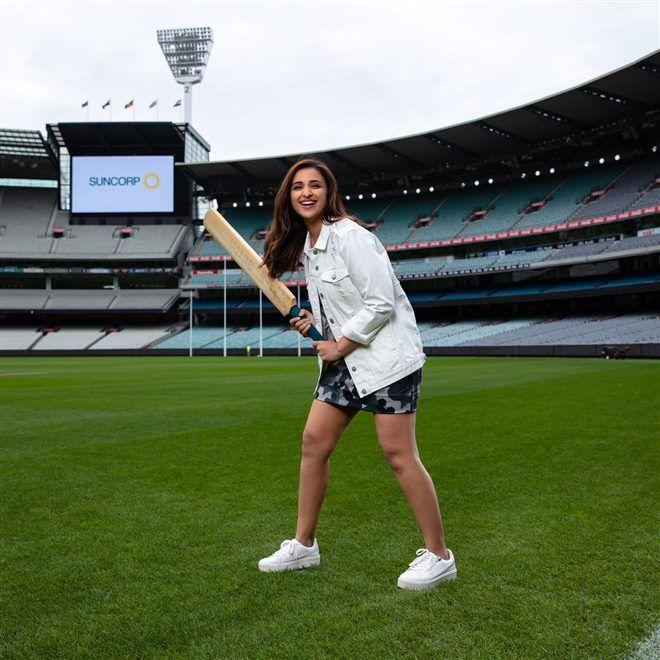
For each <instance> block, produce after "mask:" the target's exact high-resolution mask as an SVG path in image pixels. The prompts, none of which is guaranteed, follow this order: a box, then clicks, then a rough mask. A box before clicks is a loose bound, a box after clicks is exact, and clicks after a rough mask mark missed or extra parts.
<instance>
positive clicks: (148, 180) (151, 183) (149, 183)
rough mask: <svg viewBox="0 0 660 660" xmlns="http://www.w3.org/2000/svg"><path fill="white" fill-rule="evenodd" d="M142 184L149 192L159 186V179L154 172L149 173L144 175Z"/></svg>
mask: <svg viewBox="0 0 660 660" xmlns="http://www.w3.org/2000/svg"><path fill="white" fill-rule="evenodd" d="M142 183H143V184H144V187H145V188H148V189H149V190H156V188H158V186H160V177H159V176H158V175H157V174H156V173H155V172H149V173H148V174H145V175H144V177H143V179H142Z"/></svg>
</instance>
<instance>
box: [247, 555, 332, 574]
mask: <svg viewBox="0 0 660 660" xmlns="http://www.w3.org/2000/svg"><path fill="white" fill-rule="evenodd" d="M320 563H321V558H320V557H310V558H309V559H302V560H300V561H297V562H292V563H291V564H285V565H283V566H259V570H260V571H261V572H262V573H283V572H284V571H299V570H301V569H303V568H311V567H312V566H318V565H319V564H320Z"/></svg>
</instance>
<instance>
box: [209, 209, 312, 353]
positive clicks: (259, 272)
mask: <svg viewBox="0 0 660 660" xmlns="http://www.w3.org/2000/svg"><path fill="white" fill-rule="evenodd" d="M204 227H206V231H208V233H209V234H211V236H213V238H214V239H215V240H216V241H217V242H218V243H220V245H222V247H224V248H225V250H227V252H229V254H230V256H231V258H232V259H233V260H234V261H235V262H236V263H237V264H238V265H239V266H240V267H241V270H242V271H243V272H245V273H247V275H248V276H249V277H250V279H251V280H252V281H253V282H254V283H255V284H256V285H257V286H258V287H259V288H260V289H261V291H262V292H263V294H264V295H265V296H266V298H268V300H270V302H272V303H273V305H275V307H277V309H278V310H279V312H280V314H282V316H285V317H288V318H291V317H293V316H300V308H299V307H298V304H297V302H296V297H295V296H294V295H293V293H292V291H291V290H290V289H289V288H288V287H287V286H286V285H285V284H284V283H282V282H280V280H278V279H273V278H272V277H271V276H270V275H269V274H268V269H267V268H266V267H265V266H264V267H262V268H260V266H261V264H262V263H263V260H262V259H261V257H260V256H259V255H258V254H257V253H256V252H255V251H254V250H253V249H252V246H251V245H250V244H249V243H248V242H247V241H246V240H245V239H244V238H243V237H242V236H241V235H240V234H239V233H238V232H237V231H236V230H235V229H234V228H233V227H232V226H231V225H230V224H229V223H228V222H227V221H226V220H225V219H224V218H223V217H222V216H221V215H220V213H218V212H217V211H216V210H215V209H209V210H208V211H207V212H206V214H205V215H204ZM307 336H308V337H311V338H312V339H314V340H316V341H322V340H323V336H322V335H321V333H320V332H319V331H318V330H317V329H316V328H315V327H314V326H310V328H309V332H308V333H307Z"/></svg>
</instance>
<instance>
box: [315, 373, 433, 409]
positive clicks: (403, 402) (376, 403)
mask: <svg viewBox="0 0 660 660" xmlns="http://www.w3.org/2000/svg"><path fill="white" fill-rule="evenodd" d="M421 381H422V369H421V368H420V369H418V370H417V371H414V372H413V373H411V374H410V375H408V376H404V377H403V378H401V379H399V380H397V381H396V382H394V383H390V384H389V385H386V386H385V387H381V388H380V389H379V390H376V391H375V392H372V393H371V394H368V395H367V396H365V397H364V398H362V399H361V398H360V397H359V396H358V391H357V388H356V387H355V383H353V379H352V378H351V374H350V373H349V371H348V367H347V366H346V362H345V361H344V360H340V361H339V363H338V365H334V364H328V365H327V367H326V370H325V372H324V373H323V375H322V377H321V381H320V383H319V385H318V387H317V388H316V394H315V395H314V398H315V399H318V400H319V401H324V402H325V403H332V404H333V405H335V406H348V407H349V408H357V409H358V410H366V411H368V412H372V413H381V414H382V413H385V414H396V413H411V412H415V411H416V410H417V400H418V398H419V389H420V385H421Z"/></svg>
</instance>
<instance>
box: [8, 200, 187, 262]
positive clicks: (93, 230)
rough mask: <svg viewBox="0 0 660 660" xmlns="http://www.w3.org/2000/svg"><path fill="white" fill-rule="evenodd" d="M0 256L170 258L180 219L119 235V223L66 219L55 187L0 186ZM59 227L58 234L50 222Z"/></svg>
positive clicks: (181, 237)
mask: <svg viewBox="0 0 660 660" xmlns="http://www.w3.org/2000/svg"><path fill="white" fill-rule="evenodd" d="M0 218H1V220H0V230H1V236H2V241H1V242H0V256H2V257H3V258H15V257H21V258H25V257H30V256H35V257H39V258H47V259H48V260H53V261H57V260H66V259H72V258H80V257H84V258H87V257H90V258H93V259H95V260H99V261H103V260H105V259H140V258H147V259H148V258H154V257H158V258H174V256H175V255H176V253H177V251H178V249H179V248H180V247H181V246H183V245H184V244H185V241H186V240H187V237H188V236H189V235H190V228H189V227H188V226H185V225H180V224H175V225H139V226H135V227H133V228H132V233H131V236H130V237H128V238H121V237H120V231H121V228H120V226H119V225H116V224H113V225H89V226H88V225H71V224H69V213H68V211H60V210H59V209H58V203H57V191H56V190H53V189H50V188H49V189H41V188H29V189H23V188H1V189H0ZM54 227H63V228H64V235H63V236H62V237H61V238H54V237H53V228H54Z"/></svg>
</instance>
